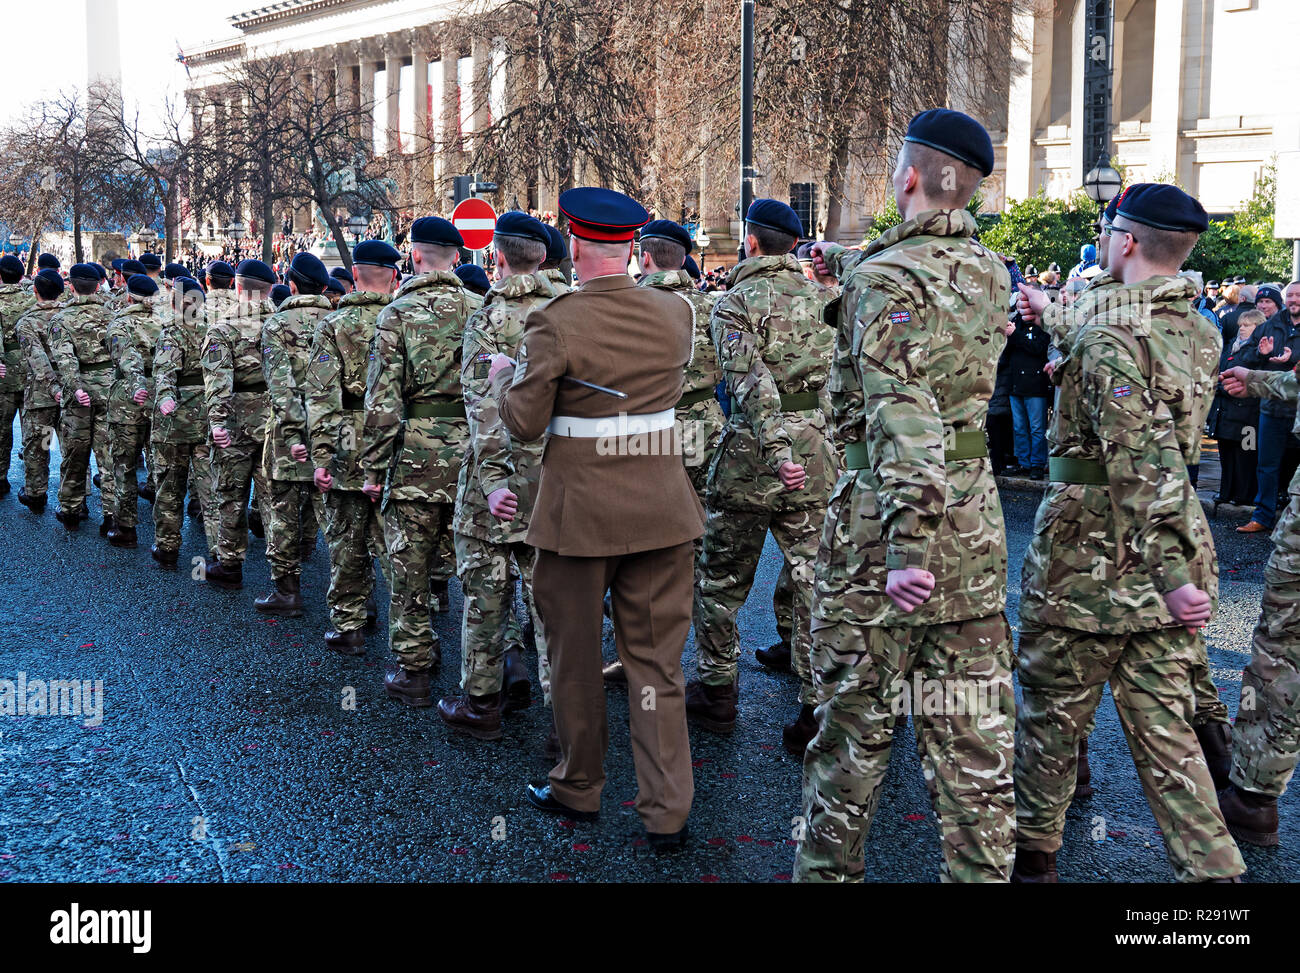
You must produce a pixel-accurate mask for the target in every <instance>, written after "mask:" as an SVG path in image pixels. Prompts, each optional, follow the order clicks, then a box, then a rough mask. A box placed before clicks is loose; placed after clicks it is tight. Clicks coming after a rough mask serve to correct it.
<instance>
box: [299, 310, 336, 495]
mask: <svg viewBox="0 0 1300 973" xmlns="http://www.w3.org/2000/svg"><path fill="white" fill-rule="evenodd" d="M306 392H307V395H306V398H307V428H308V429H309V430H311V455H312V463H313V465H314V466H315V467H316V468H317V469H328V468H329V465H330V463H331V462H333V460H334V453H335V450H336V446H337V443H338V436H339V427H340V425H341V424H342V422H343V372H342V369H341V368H340V366H339V348H338V342H337V341H336V340H335V338H334V322H333V321H331V320H330V319H329V318H328V317H326V318H325V319H324V320H322V321H321V323H320V327H319V328H317V329H316V338H315V340H314V341H312V345H311V362H310V363H309V364H308V365H307V389H306Z"/></svg>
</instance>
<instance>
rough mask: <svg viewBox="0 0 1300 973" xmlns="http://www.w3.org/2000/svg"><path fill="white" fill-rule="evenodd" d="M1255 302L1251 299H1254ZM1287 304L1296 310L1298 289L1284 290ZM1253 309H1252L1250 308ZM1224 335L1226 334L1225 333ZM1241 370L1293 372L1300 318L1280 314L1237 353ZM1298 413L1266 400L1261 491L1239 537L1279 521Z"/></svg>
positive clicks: (1299, 348) (1299, 350)
mask: <svg viewBox="0 0 1300 973" xmlns="http://www.w3.org/2000/svg"><path fill="white" fill-rule="evenodd" d="M1251 297H1252V298H1253V297H1254V295H1253V294H1252V295H1251ZM1285 299H1286V301H1287V302H1288V304H1289V305H1290V304H1294V305H1295V306H1296V307H1297V308H1300V284H1291V285H1289V286H1288V287H1287V289H1286V298H1285ZM1251 306H1252V307H1253V306H1254V305H1253V304H1252V305H1251ZM1224 333H1225V335H1226V334H1227V330H1226V328H1225V330H1224ZM1240 358H1241V361H1240V364H1241V365H1243V366H1244V367H1246V368H1251V369H1255V370H1257V371H1279V372H1285V371H1290V370H1291V369H1293V368H1295V366H1296V362H1297V360H1300V313H1297V314H1294V315H1293V314H1292V313H1291V311H1290V310H1289V308H1288V307H1284V308H1282V310H1280V311H1278V312H1277V314H1275V315H1273V316H1272V317H1271V318H1269V319H1268V320H1267V321H1265V322H1264V323H1263V324H1261V325H1260V326H1259V327H1258V328H1256V329H1255V333H1254V334H1252V335H1251V336H1250V341H1249V343H1247V344H1246V345H1245V346H1244V347H1243V348H1242V351H1241V355H1240ZM1295 414H1296V407H1295V403H1293V402H1285V401H1283V400H1281V399H1265V400H1264V401H1263V402H1262V403H1261V404H1260V407H1259V436H1258V446H1259V462H1258V463H1257V464H1256V479H1257V482H1258V484H1259V489H1258V492H1257V494H1256V495H1255V513H1254V516H1252V517H1251V519H1250V522H1249V523H1248V524H1245V525H1244V526H1241V527H1238V528H1237V531H1238V532H1239V533H1242V534H1257V533H1262V532H1264V531H1270V530H1272V529H1273V523H1274V522H1275V521H1276V520H1277V500H1278V491H1279V489H1281V488H1282V485H1283V484H1285V483H1288V482H1290V477H1289V476H1287V475H1284V474H1286V472H1287V468H1289V471H1290V472H1291V473H1294V472H1295V468H1296V463H1295V460H1296V458H1297V457H1296V456H1295V455H1292V456H1290V457H1288V456H1287V454H1288V452H1292V453H1294V451H1296V450H1300V442H1297V441H1296V439H1295V437H1294V436H1292V435H1291V427H1292V426H1293V425H1294V424H1295Z"/></svg>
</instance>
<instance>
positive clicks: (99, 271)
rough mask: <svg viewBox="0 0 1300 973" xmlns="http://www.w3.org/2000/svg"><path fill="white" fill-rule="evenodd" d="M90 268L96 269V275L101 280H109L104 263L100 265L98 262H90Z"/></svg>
mask: <svg viewBox="0 0 1300 973" xmlns="http://www.w3.org/2000/svg"><path fill="white" fill-rule="evenodd" d="M90 266H92V267H94V268H95V273H96V274H98V275H99V279H100V280H108V271H107V270H105V269H104V265H103V264H102V263H100V262H99V261H98V260H92V261H91V262H90Z"/></svg>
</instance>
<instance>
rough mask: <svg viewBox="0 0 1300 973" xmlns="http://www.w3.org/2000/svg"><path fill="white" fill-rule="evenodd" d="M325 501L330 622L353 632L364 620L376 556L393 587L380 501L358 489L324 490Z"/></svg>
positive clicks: (335, 626)
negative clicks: (372, 498) (328, 560)
mask: <svg viewBox="0 0 1300 973" xmlns="http://www.w3.org/2000/svg"><path fill="white" fill-rule="evenodd" d="M325 505H326V507H327V508H328V513H327V514H326V517H325V541H326V543H327V544H329V549H330V590H329V594H328V596H327V599H328V601H329V606H330V623H331V624H332V625H333V626H334V630H335V631H337V632H355V631H357V630H358V629H360V628H363V627H364V626H365V624H366V599H368V598H369V597H370V596H371V593H372V592H373V591H374V587H375V569H374V559H375V558H378V559H379V566H380V568H381V569H382V570H383V572H384V578H385V580H387V581H388V586H389V589H390V590H391V589H392V574H391V572H390V570H389V567H388V552H387V551H386V550H385V549H384V525H383V522H382V521H381V520H380V518H379V504H378V503H376V502H375V501H373V500H371V499H370V498H369V497H368V496H366V495H365V494H364V493H362V492H361V491H360V490H338V489H334V490H331V491H330V492H329V493H327V494H325Z"/></svg>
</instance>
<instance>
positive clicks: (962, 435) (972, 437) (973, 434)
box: [844, 429, 989, 470]
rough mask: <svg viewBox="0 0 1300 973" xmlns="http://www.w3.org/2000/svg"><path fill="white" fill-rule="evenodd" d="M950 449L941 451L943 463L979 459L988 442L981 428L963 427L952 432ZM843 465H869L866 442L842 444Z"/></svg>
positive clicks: (863, 467) (852, 467)
mask: <svg viewBox="0 0 1300 973" xmlns="http://www.w3.org/2000/svg"><path fill="white" fill-rule="evenodd" d="M952 438H953V443H952V449H945V450H944V451H943V460H944V462H945V463H955V462H957V461H958V460H963V459H980V458H982V457H984V456H987V455H988V454H989V448H988V444H987V443H985V442H984V430H983V429H965V430H962V431H961V432H957V433H954V434H953V437H952ZM844 465H845V467H846V468H847V469H850V470H865V469H866V468H867V467H868V466H870V465H871V461H870V458H869V457H868V455H867V444H866V443H846V444H845V446H844Z"/></svg>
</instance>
